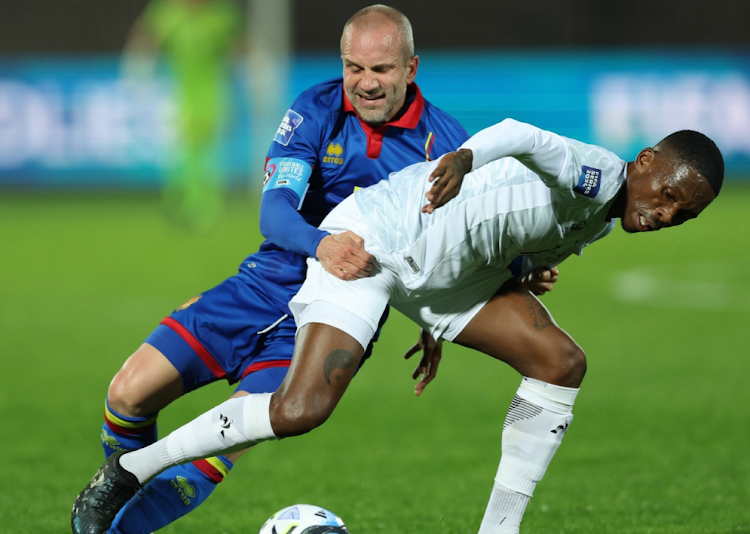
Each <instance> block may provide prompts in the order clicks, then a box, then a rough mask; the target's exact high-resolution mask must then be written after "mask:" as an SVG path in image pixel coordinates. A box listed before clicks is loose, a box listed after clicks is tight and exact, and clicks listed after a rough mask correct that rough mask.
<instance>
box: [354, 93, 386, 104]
mask: <svg viewBox="0 0 750 534" xmlns="http://www.w3.org/2000/svg"><path fill="white" fill-rule="evenodd" d="M357 98H359V99H360V100H361V101H362V102H363V103H364V104H377V103H378V102H380V101H381V100H383V99H384V98H385V97H384V95H377V96H372V95H357Z"/></svg>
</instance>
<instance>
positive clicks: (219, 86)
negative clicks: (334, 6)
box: [124, 0, 245, 232]
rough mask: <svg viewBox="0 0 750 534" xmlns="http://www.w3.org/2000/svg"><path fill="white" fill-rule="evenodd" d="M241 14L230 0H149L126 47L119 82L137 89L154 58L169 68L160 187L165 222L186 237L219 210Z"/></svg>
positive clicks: (214, 219) (202, 228) (240, 38)
mask: <svg viewBox="0 0 750 534" xmlns="http://www.w3.org/2000/svg"><path fill="white" fill-rule="evenodd" d="M244 28H245V24H244V12H243V11H242V10H241V9H240V7H239V5H238V4H237V3H236V2H235V0H153V1H152V2H151V3H150V4H148V5H147V7H146V9H145V11H144V12H143V14H142V15H141V16H140V17H139V18H138V20H137V21H136V22H135V24H134V26H133V28H132V31H131V33H130V36H129V38H128V41H127V43H126V46H125V52H124V55H125V57H124V61H125V75H126V77H127V78H128V79H130V80H131V81H135V82H136V83H137V81H138V80H140V79H143V77H144V75H145V74H147V73H149V72H152V71H153V69H154V66H155V59H156V56H155V54H157V53H159V54H160V55H161V57H163V58H164V60H165V62H166V64H167V65H168V67H169V71H170V73H171V75H172V80H173V82H174V89H175V93H174V103H175V108H176V117H175V118H176V129H175V137H176V138H175V146H174V151H173V154H172V155H171V162H170V169H169V171H168V173H167V176H166V184H165V186H164V191H163V195H164V199H163V200H164V208H165V210H166V212H167V215H168V216H169V217H170V218H172V219H173V220H175V221H177V222H178V223H179V224H180V225H181V226H183V227H184V228H187V229H189V230H192V231H198V232H201V231H205V230H209V229H211V228H212V227H213V226H214V225H215V224H216V222H217V220H218V218H219V216H220V213H221V208H222V194H223V187H224V176H223V175H224V171H223V168H222V163H221V153H220V140H221V133H222V126H223V125H224V124H225V121H226V118H227V116H228V114H229V113H230V112H231V109H230V102H231V100H230V98H229V87H228V86H229V82H230V78H231V64H232V60H233V59H234V58H235V57H236V56H238V55H239V52H241V51H242V50H243V49H244V46H243V45H244V42H243V36H244Z"/></svg>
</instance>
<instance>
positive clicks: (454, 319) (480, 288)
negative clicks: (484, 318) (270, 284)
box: [289, 197, 512, 348]
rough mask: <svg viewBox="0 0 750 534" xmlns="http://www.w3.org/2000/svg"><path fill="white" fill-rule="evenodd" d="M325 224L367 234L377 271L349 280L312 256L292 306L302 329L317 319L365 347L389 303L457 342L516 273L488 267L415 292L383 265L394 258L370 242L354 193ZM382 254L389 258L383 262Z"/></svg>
mask: <svg viewBox="0 0 750 534" xmlns="http://www.w3.org/2000/svg"><path fill="white" fill-rule="evenodd" d="M320 228H321V229H322V230H326V231H327V232H330V233H332V234H335V233H340V232H343V231H346V230H351V231H352V232H354V233H356V234H357V235H359V236H360V237H362V238H363V239H364V241H365V249H366V250H367V251H368V252H369V253H370V254H372V255H373V256H374V257H375V259H376V262H375V269H374V270H373V272H372V274H371V275H370V276H368V277H366V278H359V279H357V280H352V281H344V280H341V279H339V278H336V277H335V276H333V275H332V274H330V273H328V272H327V271H326V270H325V269H324V268H323V267H322V266H321V265H320V262H318V261H317V260H315V259H313V258H309V259H308V260H307V265H308V270H307V278H306V280H305V283H304V284H302V287H301V288H300V291H299V292H298V293H297V295H295V296H294V297H293V298H292V300H291V302H290V303H289V308H290V309H291V311H292V313H293V314H294V319H295V321H296V323H297V327H298V328H301V327H302V326H304V325H305V324H308V323H311V322H315V323H323V324H328V325H329V326H333V327H335V328H338V329H339V330H342V331H344V332H346V333H347V334H349V335H351V336H352V337H354V338H355V339H356V340H357V341H359V343H360V344H361V345H362V346H363V347H365V348H366V347H367V345H368V344H369V342H370V341H371V339H372V336H373V335H374V334H375V332H376V330H377V328H378V322H379V321H380V318H381V316H382V315H383V312H384V311H385V309H386V306H388V305H389V304H390V305H391V306H393V307H394V308H396V309H397V310H398V311H400V312H401V313H403V314H404V315H406V316H407V317H408V318H409V319H411V320H412V321H414V322H415V323H417V324H418V325H419V326H420V327H422V328H424V329H425V330H427V331H428V332H429V333H430V334H431V335H432V336H433V337H434V338H435V339H436V340H438V341H443V340H447V341H453V340H454V339H455V338H456V336H458V334H460V333H461V331H462V330H463V329H464V328H465V327H466V325H467V324H469V322H470V321H471V319H473V318H474V316H475V315H476V314H477V313H478V312H479V310H481V309H482V307H483V306H484V305H485V303H486V302H487V301H488V300H489V299H490V298H491V297H492V296H493V295H494V294H495V293H496V292H497V290H498V289H499V288H500V286H502V284H503V283H505V281H507V280H508V279H509V278H510V277H511V276H512V275H511V273H510V272H509V271H508V270H507V269H496V270H491V271H490V270H482V271H479V272H476V273H473V274H472V275H471V276H467V277H466V278H464V279H463V280H461V281H460V282H459V283H458V284H456V285H455V286H454V287H452V288H450V289H439V290H427V291H422V292H419V291H411V290H408V289H406V288H405V287H404V285H403V284H402V283H401V279H400V278H399V277H398V275H397V274H396V273H395V272H394V271H392V270H389V269H387V268H385V267H383V263H385V264H388V263H390V262H391V261H392V260H390V258H388V257H387V254H386V253H385V252H383V251H382V250H380V249H379V247H377V245H376V244H374V242H373V241H372V240H371V239H370V240H368V228H367V226H366V225H365V223H364V222H363V219H362V216H361V214H360V212H359V209H358V207H357V203H356V201H355V200H354V199H353V197H349V198H347V199H345V200H344V201H343V202H342V203H341V204H339V205H338V206H337V207H336V209H334V210H333V211H332V212H331V213H330V214H329V215H328V217H326V218H325V220H324V221H323V223H322V224H321V225H320ZM379 258H382V259H384V260H385V261H383V262H380V261H377V260H378V259H379ZM314 302H324V303H328V304H330V305H332V306H333V307H331V306H326V307H325V308H319V309H318V310H316V309H315V306H309V305H310V304H312V303H314ZM308 308H309V309H308ZM365 325H366V326H365ZM367 327H369V329H368V328H367Z"/></svg>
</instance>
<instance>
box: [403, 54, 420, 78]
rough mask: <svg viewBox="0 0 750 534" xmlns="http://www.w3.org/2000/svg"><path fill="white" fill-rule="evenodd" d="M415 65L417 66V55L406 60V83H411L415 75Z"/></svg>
mask: <svg viewBox="0 0 750 534" xmlns="http://www.w3.org/2000/svg"><path fill="white" fill-rule="evenodd" d="M417 67H419V56H412V57H410V58H409V59H408V60H407V61H406V70H407V72H406V83H407V84H409V83H412V82H413V81H414V78H416V77H417Z"/></svg>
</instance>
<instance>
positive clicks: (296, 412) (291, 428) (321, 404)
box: [270, 392, 335, 438]
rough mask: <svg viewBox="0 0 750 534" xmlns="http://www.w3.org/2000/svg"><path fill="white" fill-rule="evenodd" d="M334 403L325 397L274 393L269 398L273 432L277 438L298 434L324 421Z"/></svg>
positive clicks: (306, 431)
mask: <svg viewBox="0 0 750 534" xmlns="http://www.w3.org/2000/svg"><path fill="white" fill-rule="evenodd" d="M334 407H335V405H331V403H330V402H328V400H327V399H325V398H322V397H318V398H316V399H314V400H311V399H308V398H305V397H300V396H297V397H294V398H292V396H291V395H284V394H282V393H279V392H277V393H275V394H274V396H273V397H272V398H271V406H270V416H271V426H272V428H273V432H274V434H276V436H277V437H279V438H287V437H291V436H299V435H301V434H306V433H308V432H310V431H311V430H313V429H315V428H317V427H319V426H320V425H322V424H323V423H325V422H326V421H327V420H328V418H329V417H330V415H331V413H333V409H334Z"/></svg>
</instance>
